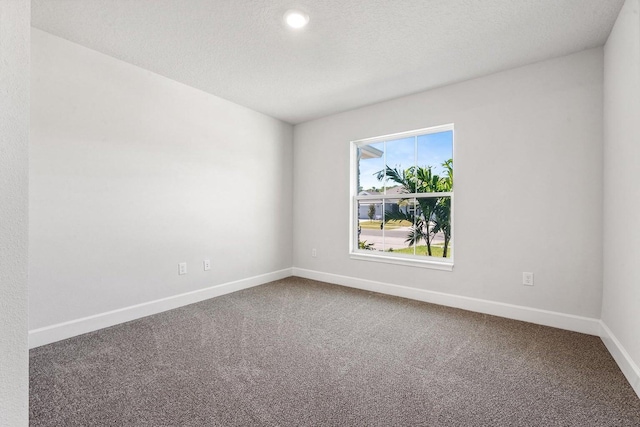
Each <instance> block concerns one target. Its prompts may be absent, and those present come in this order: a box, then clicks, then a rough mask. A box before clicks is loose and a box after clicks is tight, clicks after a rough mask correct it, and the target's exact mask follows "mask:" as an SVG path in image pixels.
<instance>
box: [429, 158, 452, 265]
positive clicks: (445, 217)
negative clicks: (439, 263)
mask: <svg viewBox="0 0 640 427" xmlns="http://www.w3.org/2000/svg"><path fill="white" fill-rule="evenodd" d="M442 166H443V167H444V169H445V176H444V177H442V178H440V180H439V181H438V185H437V187H436V188H437V191H438V192H439V193H449V192H451V191H452V190H453V159H449V160H447V161H445V162H444V163H442ZM435 217H436V225H435V227H434V228H433V232H434V233H438V232H440V231H442V234H444V247H443V249H442V256H443V257H446V256H447V251H448V248H449V242H450V241H451V197H440V198H439V199H438V204H437V206H436V209H435Z"/></svg>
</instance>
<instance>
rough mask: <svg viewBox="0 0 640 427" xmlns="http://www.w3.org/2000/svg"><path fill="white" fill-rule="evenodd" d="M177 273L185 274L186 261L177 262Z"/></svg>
mask: <svg viewBox="0 0 640 427" xmlns="http://www.w3.org/2000/svg"><path fill="white" fill-rule="evenodd" d="M178 274H179V275H180V276H182V275H183V274H187V263H186V262H181V263H178Z"/></svg>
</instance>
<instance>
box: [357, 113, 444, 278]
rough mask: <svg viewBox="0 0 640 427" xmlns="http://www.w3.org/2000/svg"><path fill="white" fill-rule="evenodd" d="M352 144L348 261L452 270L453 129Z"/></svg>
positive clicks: (434, 130)
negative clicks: (354, 259)
mask: <svg viewBox="0 0 640 427" xmlns="http://www.w3.org/2000/svg"><path fill="white" fill-rule="evenodd" d="M351 144H352V146H351V150H352V162H351V168H352V171H351V177H352V178H351V196H352V205H351V206H352V208H351V257H352V258H356V259H365V260H373V261H383V262H391V263H397V264H405V265H419V266H424V267H430V268H437V269H443V270H451V269H452V268H453V125H444V126H437V127H432V128H428V129H420V130H416V131H411V132H403V133H399V134H394V135H387V136H381V137H376V138H369V139H363V140H359V141H353V142H352V143H351Z"/></svg>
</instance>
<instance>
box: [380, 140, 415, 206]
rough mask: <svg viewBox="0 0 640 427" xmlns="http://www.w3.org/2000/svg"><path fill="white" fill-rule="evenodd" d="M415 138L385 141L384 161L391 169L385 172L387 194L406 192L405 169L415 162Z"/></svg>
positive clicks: (412, 165) (411, 166)
mask: <svg viewBox="0 0 640 427" xmlns="http://www.w3.org/2000/svg"><path fill="white" fill-rule="evenodd" d="M415 141H416V138H415V137H414V136H412V137H409V138H402V139H395V140H391V141H387V142H386V153H385V162H386V166H387V167H388V168H389V169H390V170H391V172H390V173H388V174H387V185H386V188H387V194H398V193H403V192H404V193H406V192H411V191H401V190H402V189H403V188H406V184H407V182H406V179H405V178H406V171H407V170H409V169H411V168H413V167H414V166H415V164H416V142H415Z"/></svg>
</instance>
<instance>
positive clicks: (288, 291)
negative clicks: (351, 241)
mask: <svg viewBox="0 0 640 427" xmlns="http://www.w3.org/2000/svg"><path fill="white" fill-rule="evenodd" d="M30 376H31V381H30V422H31V424H30V425H32V426H321V425H327V426H581V427H584V426H640V399H638V397H637V396H636V394H635V393H634V392H633V390H632V389H631V387H630V385H629V384H628V382H627V381H626V380H625V378H624V376H623V375H622V373H621V372H620V370H619V368H618V367H617V365H616V364H615V362H614V361H613V359H612V358H611V356H610V355H609V353H608V352H607V350H606V349H605V347H604V345H603V344H602V342H601V340H600V339H599V338H597V337H592V336H588V335H583V334H578V333H574V332H567V331H563V330H559V329H554V328H548V327H543V326H538V325H533V324H528V323H524V322H518V321H514V320H507V319H503V318H499V317H494V316H488V315H483V314H478V313H472V312H468V311H463V310H457V309H452V308H447V307H441V306H437V305H432V304H426V303H422V302H417V301H412V300H406V299H402V298H395V297H390V296H385V295H380V294H376V293H372V292H364V291H359V290H355V289H349V288H345V287H340V286H334V285H329V284H326V283H321V282H316V281H311V280H306V279H300V278H288V279H284V280H280V281H277V282H273V283H269V284H266V285H263V286H259V287H255V288H251V289H247V290H244V291H241V292H236V293H233V294H229V295H225V296H222V297H218V298H214V299H211V300H208V301H204V302H201V303H198V304H193V305H190V306H186V307H182V308H179V309H176V310H172V311H169V312H165V313H161V314H158V315H154V316H150V317H146V318H143V319H139V320H136V321H133V322H129V323H126V324H122V325H118V326H114V327H111V328H108V329H103V330H100V331H97V332H92V333H89V334H85V335H82V336H79V337H75V338H71V339H68V340H65V341H60V342H57V343H54V344H50V345H47V346H43V347H39V348H36V349H34V350H31V353H30Z"/></svg>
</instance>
